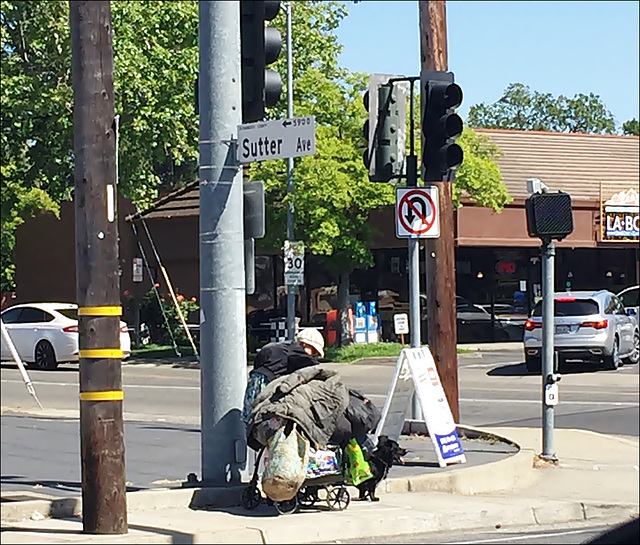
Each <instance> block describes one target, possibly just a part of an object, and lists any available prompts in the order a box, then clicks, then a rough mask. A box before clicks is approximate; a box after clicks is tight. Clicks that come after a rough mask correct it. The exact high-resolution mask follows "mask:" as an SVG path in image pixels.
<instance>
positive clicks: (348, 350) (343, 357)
mask: <svg viewBox="0 0 640 545" xmlns="http://www.w3.org/2000/svg"><path fill="white" fill-rule="evenodd" d="M404 347H405V348H409V345H408V344H405V345H404ZM402 348H403V347H402V345H401V344H400V343H389V342H380V343H370V344H355V343H351V344H350V345H348V346H343V347H339V348H338V347H334V346H328V347H327V349H326V351H325V357H324V359H323V360H322V361H332V362H337V363H351V362H352V361H355V360H358V359H361V358H381V357H384V358H397V357H398V356H399V355H400V351H401V350H402ZM178 350H179V351H180V354H182V357H191V356H193V355H194V354H193V348H192V347H191V346H178ZM469 352H473V350H465V349H460V348H459V349H458V354H465V353H469ZM247 356H248V359H249V361H250V362H251V361H252V360H253V359H254V357H255V354H253V353H250V354H247ZM131 357H132V358H146V359H159V360H161V359H168V358H177V357H178V356H177V354H176V353H175V350H174V349H173V347H172V346H171V345H164V344H147V345H145V346H142V347H140V348H132V349H131Z"/></svg>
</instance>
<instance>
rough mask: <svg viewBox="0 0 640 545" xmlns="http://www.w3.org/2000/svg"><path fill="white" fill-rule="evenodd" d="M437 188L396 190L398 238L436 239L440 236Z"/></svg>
mask: <svg viewBox="0 0 640 545" xmlns="http://www.w3.org/2000/svg"><path fill="white" fill-rule="evenodd" d="M439 208H440V205H439V202H438V188H437V187H436V186H435V185H432V186H425V187H398V188H397V189H396V236H397V237H398V238H438V237H439V236H440V211H439Z"/></svg>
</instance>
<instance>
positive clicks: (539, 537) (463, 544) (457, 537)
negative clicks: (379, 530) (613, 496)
mask: <svg viewBox="0 0 640 545" xmlns="http://www.w3.org/2000/svg"><path fill="white" fill-rule="evenodd" d="M616 525H617V523H615V524H612V525H609V526H605V525H598V526H594V525H593V524H591V523H582V524H574V525H570V526H567V525H562V526H549V527H540V528H536V529H535V530H531V528H526V529H522V530H519V531H518V530H514V529H508V530H505V529H496V530H494V531H492V532H477V531H474V532H468V531H467V532H430V533H425V534H412V535H402V536H397V537H395V538H394V537H381V538H367V539H366V540H353V541H351V540H348V541H341V542H340V543H354V544H355V543H371V544H377V543H381V544H382V543H389V544H394V543H405V544H413V543H415V544H418V543H434V544H435V543H442V544H445V543H456V544H458V545H480V544H489V543H492V544H496V545H500V544H508V543H514V544H515V543H517V544H522V545H533V544H543V543H544V544H549V545H569V544H579V543H585V542H586V541H588V540H589V539H592V538H594V537H596V536H598V535H600V534H601V533H603V532H605V531H607V530H609V529H611V528H612V527H614V526H616Z"/></svg>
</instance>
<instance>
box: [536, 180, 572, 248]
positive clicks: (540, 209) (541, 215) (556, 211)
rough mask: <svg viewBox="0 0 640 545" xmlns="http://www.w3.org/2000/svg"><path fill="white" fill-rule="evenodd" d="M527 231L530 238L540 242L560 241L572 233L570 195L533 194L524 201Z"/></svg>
mask: <svg viewBox="0 0 640 545" xmlns="http://www.w3.org/2000/svg"><path fill="white" fill-rule="evenodd" d="M525 208H526V212H527V231H528V232H529V236H530V237H538V238H541V239H542V240H547V241H550V240H552V239H556V240H562V239H563V238H565V237H567V236H568V235H570V234H571V233H573V209H572V206H571V195H569V193H563V192H560V191H558V192H557V193H549V192H546V193H534V194H533V195H531V196H530V197H529V198H528V199H527V200H526V201H525Z"/></svg>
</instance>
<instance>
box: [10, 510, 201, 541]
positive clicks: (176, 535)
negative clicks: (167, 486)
mask: <svg viewBox="0 0 640 545" xmlns="http://www.w3.org/2000/svg"><path fill="white" fill-rule="evenodd" d="M69 520H76V521H77V520H79V519H78V517H74V518H73V519H69ZM128 526H129V531H131V530H137V531H140V532H148V533H150V534H156V535H161V536H170V537H171V538H172V540H171V542H172V543H183V544H189V543H194V536H193V534H187V533H185V532H179V531H177V530H169V529H166V528H156V527H153V526H142V525H140V524H129V525H128ZM2 532H3V533H4V532H28V533H30V534H53V535H76V536H77V535H82V534H83V532H82V530H68V529H66V528H34V527H32V526H29V527H24V526H3V527H2Z"/></svg>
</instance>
